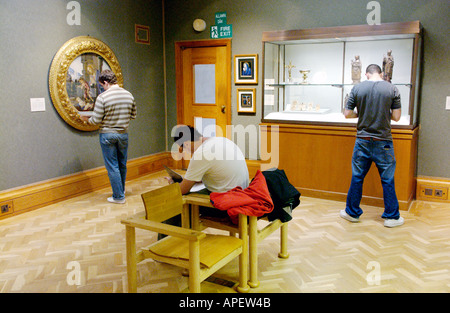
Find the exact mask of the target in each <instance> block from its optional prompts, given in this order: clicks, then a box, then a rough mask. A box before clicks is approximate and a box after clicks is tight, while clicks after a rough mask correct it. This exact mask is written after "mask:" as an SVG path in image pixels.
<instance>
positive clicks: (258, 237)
mask: <svg viewBox="0 0 450 313" xmlns="http://www.w3.org/2000/svg"><path fill="white" fill-rule="evenodd" d="M183 198H184V199H185V202H186V203H187V204H190V205H191V209H192V210H191V221H192V228H193V229H196V230H201V229H204V228H207V227H211V228H216V229H221V230H225V231H229V232H230V233H231V234H233V233H237V232H239V227H238V226H237V225H234V224H233V223H231V221H228V220H225V221H224V220H223V219H217V218H213V217H200V216H199V207H200V206H205V207H211V208H212V207H214V206H213V205H212V204H211V201H210V200H209V195H204V194H199V193H191V194H188V195H186V196H183ZM248 223H249V225H248V228H249V230H248V236H249V251H250V252H249V263H250V277H249V278H250V279H249V282H248V284H249V286H250V287H252V288H256V287H258V286H259V281H258V247H257V246H258V243H259V242H261V241H262V240H263V239H264V238H266V237H267V236H269V235H270V234H272V233H273V232H274V231H276V230H277V229H280V252H279V253H278V257H279V258H283V259H287V258H289V253H288V251H287V250H288V249H287V240H288V222H285V223H283V222H281V221H280V220H278V219H277V220H274V221H271V222H269V223H268V224H267V225H266V226H264V227H263V228H261V229H260V228H258V218H257V217H256V216H249V217H248ZM240 238H242V237H240Z"/></svg>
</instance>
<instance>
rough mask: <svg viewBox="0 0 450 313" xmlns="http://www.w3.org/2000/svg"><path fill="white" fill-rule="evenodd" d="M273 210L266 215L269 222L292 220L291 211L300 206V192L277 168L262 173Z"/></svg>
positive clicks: (282, 171)
mask: <svg viewBox="0 0 450 313" xmlns="http://www.w3.org/2000/svg"><path fill="white" fill-rule="evenodd" d="M262 174H263V175H264V178H265V179H266V183H267V187H268V189H269V192H270V197H271V198H272V201H273V205H274V209H273V211H272V212H271V213H269V214H268V215H267V218H268V219H269V221H274V220H276V219H280V221H281V222H283V223H284V222H288V221H290V220H291V219H292V210H294V209H295V208H296V207H297V206H298V205H299V204H300V192H299V191H298V190H297V189H296V188H295V187H294V186H292V184H291V183H290V182H289V180H288V178H287V176H286V173H285V172H284V170H280V169H278V168H273V169H269V170H266V171H263V172H262Z"/></svg>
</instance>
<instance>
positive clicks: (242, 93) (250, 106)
mask: <svg viewBox="0 0 450 313" xmlns="http://www.w3.org/2000/svg"><path fill="white" fill-rule="evenodd" d="M255 102H256V89H255V88H238V89H237V111H238V113H256V103H255Z"/></svg>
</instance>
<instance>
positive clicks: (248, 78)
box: [234, 54, 258, 85]
mask: <svg viewBox="0 0 450 313" xmlns="http://www.w3.org/2000/svg"><path fill="white" fill-rule="evenodd" d="M234 75H235V76H234V83H235V84H247V85H257V84H258V55H257V54H238V55H235V56H234Z"/></svg>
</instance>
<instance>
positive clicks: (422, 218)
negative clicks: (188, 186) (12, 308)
mask: <svg viewBox="0 0 450 313" xmlns="http://www.w3.org/2000/svg"><path fill="white" fill-rule="evenodd" d="M163 176H164V174H163V173H162V172H161V173H157V174H152V175H148V176H145V177H143V178H140V179H136V180H134V181H131V182H129V183H127V194H126V195H127V202H126V204H124V205H117V204H110V203H108V202H107V201H106V198H107V197H108V196H110V189H109V188H107V189H103V190H100V191H97V192H94V193H91V194H88V195H84V196H80V197H77V198H73V199H70V200H67V201H64V202H60V203H58V204H55V205H50V206H47V207H45V208H42V209H39V210H36V211H32V212H28V213H24V214H22V215H18V216H14V217H11V218H8V219H5V220H1V221H0V292H2V293H12V292H25V293H28V292H50V293H69V292H70V293H72V292H73V293H75V292H97V293H110V292H118V293H121V292H124V291H126V284H127V283H126V281H127V279H126V257H125V229H124V226H123V225H121V224H120V220H122V219H123V218H125V217H127V216H129V215H132V214H135V213H137V212H139V211H141V210H143V209H144V208H143V204H142V201H141V199H140V194H141V193H142V192H145V191H147V190H151V189H154V188H157V187H158V186H161V185H162V184H164V183H165V181H164V179H163ZM343 207H344V203H342V202H336V201H329V200H321V199H313V198H306V197H302V198H301V204H300V206H299V207H298V208H297V209H296V210H295V211H294V218H293V220H292V221H291V222H290V223H289V243H288V247H289V253H290V257H289V258H288V259H279V258H278V257H277V254H278V249H279V233H278V232H275V233H274V234H272V235H271V236H269V237H268V238H266V239H265V240H263V241H262V242H261V243H260V244H259V246H258V254H259V257H258V259H259V273H258V274H259V279H260V282H261V284H260V287H259V288H257V289H253V290H252V291H251V292H270V293H297V292H357V293H358V292H450V205H449V204H445V203H431V202H420V201H418V202H415V203H414V205H413V207H412V208H411V209H410V211H408V212H405V211H402V212H401V214H402V216H403V217H404V218H405V224H404V225H403V226H401V227H398V228H392V229H389V228H385V227H384V226H383V220H382V219H381V217H380V216H381V213H382V209H380V208H376V207H370V206H363V209H364V212H365V213H364V214H363V215H362V217H361V222H360V223H357V224H352V223H349V222H347V221H345V220H343V219H341V218H340V217H339V210H340V209H342V208H343ZM259 223H262V222H259ZM136 238H137V245H138V246H143V245H146V244H149V243H151V242H152V241H153V240H155V238H156V235H155V234H149V233H147V232H144V231H140V230H137V232H136ZM237 268H238V264H237V260H236V261H235V262H232V263H230V264H229V265H227V266H225V267H224V268H223V269H222V270H220V271H219V272H218V273H217V275H216V276H217V277H219V278H222V279H225V280H229V281H237V280H238V275H237ZM138 271H139V273H138V280H139V286H138V287H139V288H138V292H151V293H157V292H183V291H185V290H186V288H187V278H186V277H183V276H182V275H181V270H180V269H178V268H176V267H173V266H170V265H166V264H162V263H157V262H154V261H147V262H146V263H144V264H140V265H139V266H138ZM77 274H79V275H77ZM204 288H205V291H208V292H232V290H231V289H229V288H225V287H222V286H219V285H216V284H212V283H206V284H205V287H204Z"/></svg>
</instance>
